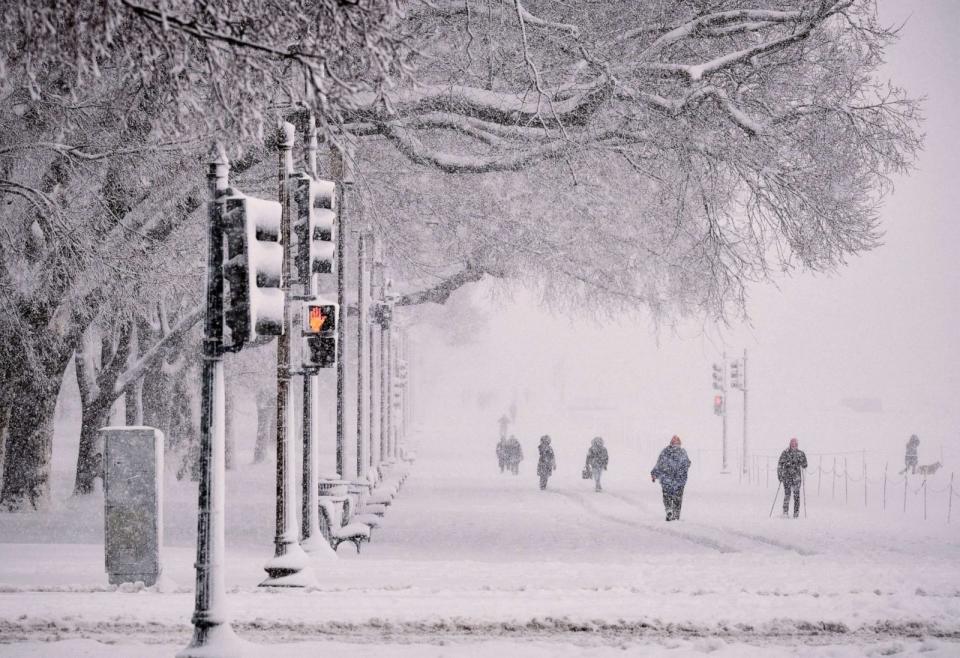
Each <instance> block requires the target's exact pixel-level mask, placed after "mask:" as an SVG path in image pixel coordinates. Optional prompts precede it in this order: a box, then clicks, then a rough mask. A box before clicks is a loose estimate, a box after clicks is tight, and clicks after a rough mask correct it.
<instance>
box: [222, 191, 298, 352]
mask: <svg viewBox="0 0 960 658" xmlns="http://www.w3.org/2000/svg"><path fill="white" fill-rule="evenodd" d="M224 206H225V212H224V215H223V218H222V223H221V226H222V228H223V234H224V236H225V237H226V241H227V250H226V259H225V261H224V263H223V277H224V280H225V281H226V283H227V285H228V288H229V290H228V291H227V293H226V295H225V296H224V298H225V299H224V302H225V309H224V321H225V323H226V325H227V327H229V328H230V340H231V345H230V346H229V347H230V349H234V350H239V349H240V348H242V347H243V345H244V344H245V343H247V342H252V341H254V340H256V339H257V338H258V337H262V336H279V335H280V334H282V333H283V314H284V310H285V307H284V295H283V290H282V289H281V288H280V284H281V278H282V270H283V245H282V244H281V243H280V216H281V208H280V204H279V203H278V202H276V201H267V200H265V199H258V198H256V197H248V196H246V195H244V194H241V193H239V192H235V191H234V192H231V193H230V194H229V196H227V198H226V202H225V204H224Z"/></svg>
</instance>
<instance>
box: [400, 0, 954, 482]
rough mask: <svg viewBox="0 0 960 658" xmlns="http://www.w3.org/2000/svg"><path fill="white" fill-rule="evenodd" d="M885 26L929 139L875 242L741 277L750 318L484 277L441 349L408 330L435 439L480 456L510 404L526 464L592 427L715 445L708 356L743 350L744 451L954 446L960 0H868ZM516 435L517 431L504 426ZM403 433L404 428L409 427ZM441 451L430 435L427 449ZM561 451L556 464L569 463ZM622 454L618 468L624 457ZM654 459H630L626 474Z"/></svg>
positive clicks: (735, 444) (736, 433)
mask: <svg viewBox="0 0 960 658" xmlns="http://www.w3.org/2000/svg"><path fill="white" fill-rule="evenodd" d="M880 18H881V20H882V22H884V23H886V24H900V23H904V22H906V25H905V28H904V30H903V32H902V36H901V39H900V41H899V42H897V43H896V44H894V45H893V46H892V47H891V49H890V51H889V52H890V55H889V58H888V63H887V65H886V67H885V70H884V74H885V75H886V76H887V77H890V78H892V79H895V80H898V81H902V82H903V83H904V84H908V85H909V89H910V91H911V93H912V94H914V95H918V96H926V97H927V100H926V103H925V113H926V116H927V124H926V126H925V129H926V133H927V135H928V139H927V142H926V148H925V151H924V152H923V153H922V154H921V155H920V157H919V160H918V165H917V170H916V171H915V172H913V174H912V175H911V176H910V177H909V178H898V179H895V180H894V184H895V190H894V193H893V194H892V195H890V196H888V198H887V200H886V204H885V207H884V208H883V210H882V215H881V217H882V221H881V228H882V229H883V230H884V231H885V235H884V238H883V242H884V244H883V246H882V247H880V248H878V249H876V250H875V251H873V252H871V253H867V254H865V255H863V256H861V257H859V258H855V259H852V260H851V261H850V262H849V264H848V266H847V267H845V268H842V269H841V270H839V271H837V272H836V273H834V274H832V275H811V274H803V273H799V272H798V273H793V274H784V275H781V276H780V277H779V280H778V285H777V286H772V285H764V286H754V287H753V288H752V289H751V291H750V292H751V298H750V299H749V301H748V312H749V314H750V317H749V319H748V321H746V322H740V321H738V320H734V321H733V322H731V325H730V326H728V327H717V326H715V325H711V324H703V323H702V322H698V321H691V322H686V323H682V324H680V325H679V326H678V327H676V328H671V327H663V328H662V329H661V330H660V331H659V333H657V332H655V331H654V330H653V329H652V327H651V325H650V324H649V323H648V322H645V321H643V320H638V321H621V322H608V321H605V322H604V323H603V324H601V323H599V322H598V321H596V320H594V319H592V318H590V317H569V314H558V313H551V312H550V311H547V310H544V309H543V308H541V307H540V306H539V304H538V302H537V300H536V299H533V298H531V297H530V296H529V295H526V294H524V293H523V292H516V291H514V292H513V293H512V295H511V296H506V295H504V294H503V291H502V290H498V289H497V288H496V287H495V285H493V284H491V283H490V282H489V281H487V282H484V283H483V284H480V285H476V286H472V287H471V288H469V289H468V290H462V291H460V292H459V293H458V294H457V296H456V297H455V298H454V299H453V300H451V302H450V303H452V304H461V305H467V306H469V305H476V306H477V307H478V308H479V312H477V313H475V315H476V317H477V318H478V322H477V328H476V331H475V332H474V333H473V334H472V335H471V336H470V337H468V338H467V339H466V340H467V342H466V343H465V344H464V343H460V344H456V345H450V344H449V343H448V341H447V338H446V337H445V334H444V333H443V332H442V331H437V330H432V329H429V328H427V329H423V330H418V329H413V330H411V332H410V335H411V358H412V360H413V365H412V367H411V376H412V377H413V378H414V386H415V388H414V395H415V400H414V404H415V409H416V412H415V415H416V418H417V419H418V420H419V422H420V423H422V424H425V425H436V426H441V427H444V428H445V430H446V431H445V432H444V433H443V439H442V440H443V444H442V445H443V446H446V447H447V448H449V449H451V450H453V451H463V452H470V453H473V452H474V450H476V451H478V453H479V454H485V455H487V453H489V454H488V455H487V458H488V459H490V460H491V461H492V459H493V457H492V455H493V446H494V444H495V442H496V440H497V423H496V420H497V419H498V418H499V417H500V416H501V415H503V414H504V413H505V412H507V410H508V408H509V405H510V403H511V402H512V401H516V405H517V426H516V428H515V432H516V433H517V435H518V438H520V439H521V440H522V441H523V444H524V449H525V451H526V457H527V459H535V455H536V453H535V446H536V439H537V438H538V437H539V436H540V435H541V434H544V433H548V434H550V435H551V436H552V437H553V440H554V445H555V446H557V448H558V459H559V460H560V461H561V466H562V465H563V460H564V457H563V453H564V451H568V452H569V454H570V456H571V458H572V457H573V456H574V455H575V456H576V459H577V463H578V464H579V463H580V461H582V459H583V456H582V455H583V454H584V453H585V452H586V448H587V446H588V444H589V440H590V438H591V437H593V436H594V435H597V434H599V435H602V436H604V437H605V438H606V439H607V440H608V443H610V442H611V441H612V445H611V460H612V461H611V469H612V471H613V470H619V469H618V468H617V467H618V464H617V454H616V451H617V449H618V446H622V447H629V448H631V449H639V450H641V452H643V453H644V454H649V451H652V450H654V449H655V450H659V449H660V448H661V447H662V446H663V445H665V444H666V443H667V441H668V440H669V438H670V436H671V435H672V434H674V433H677V434H679V435H680V436H681V437H683V439H684V445H685V447H687V448H688V450H689V451H690V453H691V457H694V456H695V453H696V452H697V451H698V450H699V451H700V452H701V453H702V454H705V453H709V452H710V451H716V454H714V455H713V456H712V457H711V458H712V459H716V460H717V463H719V454H718V451H719V448H720V441H721V439H720V436H721V419H720V417H719V416H715V415H714V414H713V395H714V391H713V389H712V388H711V364H712V363H714V362H719V361H720V360H721V354H722V352H723V351H724V350H726V353H727V361H728V362H729V361H730V360H732V359H734V358H737V357H738V356H741V355H742V353H743V349H744V348H746V349H747V350H748V386H749V409H748V414H749V425H748V429H749V434H750V443H751V447H752V449H753V450H755V451H756V452H758V453H766V454H770V453H773V454H778V453H779V451H780V450H782V449H783V448H785V447H786V444H787V442H788V440H789V438H790V437H792V436H796V437H798V439H799V441H800V446H801V448H803V449H805V450H807V451H808V453H820V452H822V453H829V452H840V451H860V450H866V451H868V454H870V456H869V457H868V458H869V459H870V460H871V461H872V462H876V463H878V464H882V462H883V460H885V459H888V458H889V459H890V461H891V467H892V466H894V465H896V466H897V469H899V468H902V456H903V447H904V444H905V443H906V441H907V439H908V437H909V436H910V434H912V433H916V434H918V435H919V437H920V439H921V444H920V463H930V462H933V461H937V460H939V459H941V452H942V455H943V460H944V461H945V462H947V463H948V464H949V463H951V462H953V463H955V462H956V460H957V459H958V458H960V405H958V404H957V396H958V394H960V386H958V384H960V374H958V367H960V360H958V346H957V338H958V332H957V320H958V311H957V299H958V296H960V271H958V268H957V266H956V261H957V256H956V250H957V245H960V225H958V222H957V221H956V210H955V209H956V207H957V203H956V201H957V187H958V184H957V182H956V172H957V171H958V170H960V162H958V157H957V150H956V142H957V139H956V138H957V136H958V129H957V126H956V120H955V117H956V108H957V107H958V106H960V103H958V100H960V99H958V98H957V96H958V85H957V84H956V72H955V68H954V67H955V63H956V62H957V61H960V44H958V42H957V40H956V38H955V30H956V26H957V25H960V5H958V4H957V3H955V2H951V1H950V0H941V1H940V2H924V3H922V4H914V3H904V2H897V1H893V0H890V1H888V2H884V3H881V16H880ZM728 405H729V406H728V413H729V415H728V432H729V441H730V461H731V465H732V466H734V467H735V465H736V459H737V451H738V450H739V445H740V441H741V427H742V424H741V423H742V413H743V407H742V405H743V403H742V396H741V394H740V392H739V391H729V392H728ZM511 431H514V430H511ZM413 436H414V437H415V436H416V433H413ZM438 447H440V446H431V449H436V448H438ZM568 461H569V460H568ZM619 466H621V467H623V464H620V465H619ZM650 466H652V462H651V464H646V463H644V464H642V465H638V466H637V468H638V473H639V472H645V471H646V470H649V468H650Z"/></svg>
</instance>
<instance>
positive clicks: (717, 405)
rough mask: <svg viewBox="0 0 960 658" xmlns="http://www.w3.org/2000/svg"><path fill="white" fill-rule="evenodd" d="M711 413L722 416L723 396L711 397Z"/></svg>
mask: <svg viewBox="0 0 960 658" xmlns="http://www.w3.org/2000/svg"><path fill="white" fill-rule="evenodd" d="M713 413H714V414H716V415H717V416H722V415H723V396H722V395H714V396H713Z"/></svg>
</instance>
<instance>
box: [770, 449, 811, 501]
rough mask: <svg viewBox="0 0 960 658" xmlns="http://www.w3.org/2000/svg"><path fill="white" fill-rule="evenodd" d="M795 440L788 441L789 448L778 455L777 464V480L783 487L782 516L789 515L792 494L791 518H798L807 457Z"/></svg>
mask: <svg viewBox="0 0 960 658" xmlns="http://www.w3.org/2000/svg"><path fill="white" fill-rule="evenodd" d="M798 445H799V444H798V442H797V439H796V438H793V439H790V447H788V448H787V449H786V450H784V451H783V452H782V453H780V461H779V462H777V479H778V480H780V483H781V484H782V485H783V515H784V516H785V517H786V516H788V515H789V513H790V495H791V494H793V518H797V517H798V516H800V487H801V486H802V484H803V470H804V469H805V468H806V467H807V456H806V454H804V452H803V450H800V448H799V447H798Z"/></svg>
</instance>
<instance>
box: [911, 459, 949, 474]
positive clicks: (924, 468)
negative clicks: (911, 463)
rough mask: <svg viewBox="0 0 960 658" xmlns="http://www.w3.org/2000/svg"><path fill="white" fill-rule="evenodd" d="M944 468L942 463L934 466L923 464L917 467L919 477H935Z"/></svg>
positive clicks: (934, 463) (933, 464) (936, 463)
mask: <svg viewBox="0 0 960 658" xmlns="http://www.w3.org/2000/svg"><path fill="white" fill-rule="evenodd" d="M941 466H943V464H941V463H940V462H933V463H932V464H923V465H921V466H917V475H933V474H935V473H936V472H937V471H939V470H940V467H941Z"/></svg>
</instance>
